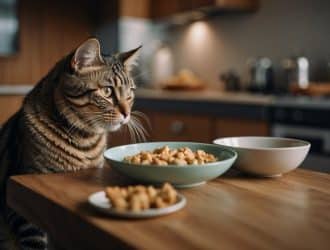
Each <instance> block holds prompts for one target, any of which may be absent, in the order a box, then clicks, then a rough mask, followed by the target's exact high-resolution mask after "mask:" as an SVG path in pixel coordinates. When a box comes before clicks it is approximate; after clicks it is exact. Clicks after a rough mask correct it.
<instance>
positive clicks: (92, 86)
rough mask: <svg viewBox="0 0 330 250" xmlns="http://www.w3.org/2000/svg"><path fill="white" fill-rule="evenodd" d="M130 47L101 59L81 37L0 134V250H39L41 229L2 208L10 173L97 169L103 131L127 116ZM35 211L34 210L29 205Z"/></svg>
mask: <svg viewBox="0 0 330 250" xmlns="http://www.w3.org/2000/svg"><path fill="white" fill-rule="evenodd" d="M136 52H137V49H136V50H133V51H129V52H126V53H122V54H117V55H114V56H101V53H100V46H99V43H98V41H97V40H96V39H89V40H87V41H86V42H85V43H83V44H82V45H81V46H80V47H79V48H78V49H77V50H76V51H75V52H74V53H72V54H70V55H68V56H67V57H65V58H64V59H62V60H61V61H60V62H59V63H57V64H56V65H55V67H54V68H53V69H52V70H51V71H50V72H49V73H48V75H47V76H46V77H44V78H43V79H42V80H41V81H40V82H39V83H38V84H37V85H36V86H35V88H34V89H33V90H32V91H31V92H30V93H29V94H28V95H27V96H26V98H25V100H24V102H23V105H22V107H21V109H20V110H19V111H18V112H17V113H16V114H15V115H14V116H13V117H11V118H10V119H9V120H8V121H7V123H5V125H4V126H3V128H2V129H1V131H0V212H1V214H0V249H46V248H47V237H46V234H45V233H44V232H43V231H42V230H40V229H39V228H38V227H37V226H35V225H32V224H30V223H29V222H28V221H26V220H25V219H24V218H23V217H21V216H19V215H18V214H17V213H15V212H14V211H13V210H11V209H10V208H8V207H7V206H6V203H5V194H6V192H5V188H6V186H5V185H6V181H7V179H8V178H9V177H10V176H11V175H15V174H27V173H55V172H66V171H76V170H80V169H86V168H97V167H102V166H103V162H104V159H103V151H104V149H105V147H106V133H107V132H108V131H115V130H117V129H119V128H120V127H121V126H122V125H125V124H127V123H128V121H129V120H130V114H131V108H132V105H133V100H134V93H133V89H134V88H135V85H134V81H133V79H132V78H131V76H130V74H129V66H130V64H128V62H129V61H130V60H132V57H134V56H135V55H136ZM36 209H38V208H36Z"/></svg>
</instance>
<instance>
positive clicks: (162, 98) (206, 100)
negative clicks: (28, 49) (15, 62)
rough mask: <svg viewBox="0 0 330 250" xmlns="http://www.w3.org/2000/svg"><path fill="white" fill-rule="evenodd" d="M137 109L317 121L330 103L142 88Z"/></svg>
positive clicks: (9, 91)
mask: <svg viewBox="0 0 330 250" xmlns="http://www.w3.org/2000/svg"><path fill="white" fill-rule="evenodd" d="M32 87H33V86H31V85H2V86H1V85H0V96H1V95H2V96H22V95H25V94H26V93H28V92H29V91H30V90H31V89H32ZM135 108H136V109H143V110H151V111H167V112H180V113H187V114H190V113H191V114H194V113H195V114H204V115H214V116H222V117H226V116H227V117H234V118H235V117H237V118H243V119H252V120H270V119H271V117H270V116H271V115H272V113H273V109H274V108H289V109H304V110H310V111H311V112H314V111H315V112H316V113H318V115H317V117H324V116H325V115H326V113H327V112H329V110H330V99H329V98H311V97H293V96H284V97H278V96H274V95H262V94H250V93H241V92H238V93H235V92H221V91H219V90H201V91H170V90H160V89H158V90H156V89H146V88H138V89H137V90H136V102H135ZM325 112H326V113H325ZM313 119H315V118H313Z"/></svg>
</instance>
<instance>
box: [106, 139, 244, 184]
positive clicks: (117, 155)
mask: <svg viewBox="0 0 330 250" xmlns="http://www.w3.org/2000/svg"><path fill="white" fill-rule="evenodd" d="M104 157H105V159H106V160H107V161H108V163H109V164H110V165H111V167H112V168H113V169H114V170H116V171H118V172H119V173H121V174H123V175H125V176H127V177H130V178H132V179H135V180H138V181H140V182H142V183H147V184H161V183H164V182H169V183H171V184H172V185H173V186H175V187H178V188H187V187H194V186H198V185H201V184H203V183H205V182H206V181H208V180H211V179H214V178H216V177H218V176H220V175H222V174H223V173H224V172H226V171H227V170H228V169H229V168H230V167H231V166H232V164H233V163H234V161H235V160H236V158H237V153H236V152H235V151H234V150H231V149H227V148H224V147H221V146H219V145H214V144H205V143H197V142H150V143H137V144H130V145H124V146H118V147H113V148H110V149H108V150H106V151H105V153H104Z"/></svg>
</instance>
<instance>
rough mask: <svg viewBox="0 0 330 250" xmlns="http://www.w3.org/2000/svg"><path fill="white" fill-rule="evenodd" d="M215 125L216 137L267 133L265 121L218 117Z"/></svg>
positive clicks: (263, 134) (267, 126) (266, 134)
mask: <svg viewBox="0 0 330 250" xmlns="http://www.w3.org/2000/svg"><path fill="white" fill-rule="evenodd" d="M215 127H216V137H231V136H268V135H269V125H268V123H267V122H265V121H254V120H243V119H235V118H221V119H220V118H219V119H217V120H216V125H215Z"/></svg>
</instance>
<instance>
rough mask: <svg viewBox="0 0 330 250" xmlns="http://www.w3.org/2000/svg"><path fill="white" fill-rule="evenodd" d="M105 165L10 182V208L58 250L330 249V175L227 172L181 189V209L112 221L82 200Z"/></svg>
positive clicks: (103, 181) (107, 178) (105, 173)
mask: <svg viewBox="0 0 330 250" xmlns="http://www.w3.org/2000/svg"><path fill="white" fill-rule="evenodd" d="M128 183H129V181H128V180H127V179H124V178H123V177H120V176H118V175H117V174H116V173H114V172H113V171H112V170H111V169H110V168H104V169H93V170H84V171H80V172H76V173H69V174H52V175H26V176H15V177H12V178H11V179H10V181H9V183H8V204H9V206H11V207H12V208H14V209H15V210H16V211H17V212H19V213H20V214H22V215H23V216H25V217H26V218H27V219H29V220H30V221H32V222H34V223H35V224H37V225H39V226H40V227H42V228H43V229H45V230H46V231H47V232H48V233H49V235H50V236H51V238H52V239H53V241H54V242H55V243H56V244H57V245H58V246H59V248H61V249H93V250H94V249H95V250H96V249H122V248H130V249H131V248H143V249H197V248H199V249H290V250H291V249H299V250H301V249H330V175H328V174H322V173H316V172H311V171H306V170H296V171H293V172H291V173H290V174H287V175H285V176H283V177H281V178H273V179H271V178H269V179H259V178H253V177H248V176H244V175H242V174H238V173H235V172H229V173H227V174H226V175H225V176H222V177H220V178H218V179H216V180H214V181H211V182H209V183H207V184H206V185H203V186H200V187H196V188H192V189H185V190H181V192H182V193H183V194H184V195H185V196H186V197H187V200H188V203H187V206H186V207H185V208H184V209H183V210H181V211H179V212H177V213H175V214H172V215H168V216H165V217H159V218H155V219H146V220H124V219H114V218H110V217H108V216H105V215H103V214H100V213H98V212H97V211H95V210H94V209H93V208H92V207H89V206H88V204H87V203H86V199H87V197H88V195H89V194H91V193H93V192H95V191H99V190H101V189H102V188H103V187H105V186H107V185H113V184H128Z"/></svg>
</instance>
